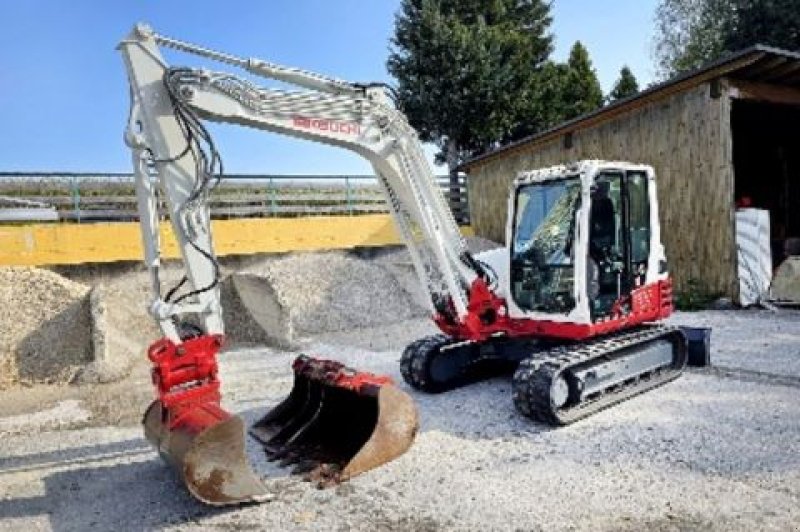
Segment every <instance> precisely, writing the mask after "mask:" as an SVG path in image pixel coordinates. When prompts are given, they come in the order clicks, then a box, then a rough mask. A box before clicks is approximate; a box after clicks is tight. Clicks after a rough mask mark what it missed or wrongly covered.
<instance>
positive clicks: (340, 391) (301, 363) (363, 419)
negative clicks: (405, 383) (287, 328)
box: [250, 355, 418, 487]
mask: <svg viewBox="0 0 800 532" xmlns="http://www.w3.org/2000/svg"><path fill="white" fill-rule="evenodd" d="M292 368H293V370H294V386H293V387H292V390H291V392H290V393H289V395H288V396H287V397H286V399H285V400H284V401H283V402H281V403H280V404H278V405H277V406H276V407H275V408H273V409H272V410H270V411H269V412H268V413H267V414H266V415H265V416H264V417H262V418H261V419H260V420H258V421H257V422H256V423H255V424H254V425H253V427H252V428H251V430H250V433H251V434H252V435H253V436H254V437H255V438H256V439H258V440H259V441H260V442H261V443H262V444H263V446H264V450H265V452H266V453H267V456H269V458H270V460H273V461H280V464H281V465H283V466H292V468H293V470H292V471H293V473H297V474H304V475H306V477H307V478H308V479H310V480H312V481H314V482H317V484H318V485H319V486H321V487H324V486H328V485H331V484H336V483H339V482H342V481H344V480H347V479H349V478H351V477H354V476H356V475H358V474H360V473H363V472H365V471H368V470H370V469H373V468H376V467H378V466H380V465H382V464H384V463H386V462H389V461H391V460H393V459H394V458H396V457H398V456H400V455H401V454H403V453H404V452H405V451H406V450H407V449H408V448H409V447H410V446H411V443H412V442H413V440H414V436H415V434H416V432H417V428H418V419H417V410H416V407H415V406H414V403H413V401H412V400H411V398H410V397H409V396H408V395H407V394H406V393H404V392H402V391H400V390H399V389H398V388H396V387H395V386H394V385H393V384H392V381H391V379H389V378H388V377H381V376H377V375H373V374H371V373H363V372H357V371H355V370H352V369H350V368H347V367H346V366H344V365H343V364H340V363H339V362H335V361H331V360H318V359H314V358H311V357H307V356H304V355H301V356H299V357H298V358H297V359H296V360H295V361H294V364H293V365H292Z"/></svg>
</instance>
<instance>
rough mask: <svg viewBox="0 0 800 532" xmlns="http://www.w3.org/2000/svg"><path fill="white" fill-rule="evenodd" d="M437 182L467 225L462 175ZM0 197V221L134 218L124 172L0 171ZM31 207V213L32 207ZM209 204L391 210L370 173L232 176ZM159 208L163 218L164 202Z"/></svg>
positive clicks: (305, 210)
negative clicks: (42, 216)
mask: <svg viewBox="0 0 800 532" xmlns="http://www.w3.org/2000/svg"><path fill="white" fill-rule="evenodd" d="M436 179H437V181H438V183H439V186H440V187H441V190H442V193H443V194H444V195H445V197H446V198H447V200H448V203H449V205H450V208H451V209H452V211H453V214H454V216H455V218H456V220H457V221H458V223H459V224H462V225H465V224H468V223H469V201H468V198H467V186H466V180H465V178H464V176H461V177H459V181H458V183H451V182H450V178H449V176H437V178H436ZM0 196H2V197H4V198H8V199H12V200H16V202H15V201H9V202H0V222H2V221H34V220H36V221H44V220H53V219H54V218H53V216H52V213H51V214H50V215H49V216H50V217H49V218H47V217H45V218H38V217H37V216H40V215H42V214H43V213H44V211H42V210H41V209H49V210H50V211H52V210H55V212H56V213H57V219H58V220H62V221H72V222H78V223H81V222H98V221H130V220H136V219H138V212H137V210H136V195H135V189H134V181H133V176H132V175H131V174H126V173H89V172H81V173H70V172H0ZM34 204H35V205H36V206H37V209H39V210H37V211H36V212H34V210H32V209H30V207H29V206H30V205H34ZM26 206H27V213H26V212H23V211H25V210H26ZM210 207H211V216H212V218H216V219H219V218H223V219H224V218H245V217H296V216H315V215H359V214H371V213H385V212H388V211H387V207H386V202H385V199H384V196H383V194H382V192H381V190H380V188H379V186H378V182H377V180H376V178H375V176H372V175H244V174H229V175H225V176H224V178H223V179H222V180H221V182H220V183H219V185H218V186H217V187H216V188H215V189H214V192H213V193H212V196H211V198H210ZM159 211H160V213H161V215H162V216H166V209H165V206H164V204H163V202H161V201H160V202H159ZM26 216H29V217H27V218H26Z"/></svg>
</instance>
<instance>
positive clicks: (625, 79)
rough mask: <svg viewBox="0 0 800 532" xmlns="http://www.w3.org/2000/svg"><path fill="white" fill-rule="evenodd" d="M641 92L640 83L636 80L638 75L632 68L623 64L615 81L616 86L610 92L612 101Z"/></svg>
mask: <svg viewBox="0 0 800 532" xmlns="http://www.w3.org/2000/svg"><path fill="white" fill-rule="evenodd" d="M637 92H639V83H638V82H637V81H636V76H634V75H633V72H631V69H630V68H628V67H627V66H623V67H622V69H620V71H619V79H618V80H617V82H616V83H614V88H613V89H611V92H610V93H609V94H608V100H609V101H610V102H613V101H616V100H621V99H623V98H627V97H628V96H633V95H634V94H636V93H637Z"/></svg>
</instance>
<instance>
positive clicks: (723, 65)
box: [461, 44, 800, 171]
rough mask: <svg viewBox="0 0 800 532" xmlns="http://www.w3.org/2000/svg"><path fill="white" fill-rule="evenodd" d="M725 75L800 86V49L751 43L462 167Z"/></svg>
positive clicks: (603, 119)
mask: <svg viewBox="0 0 800 532" xmlns="http://www.w3.org/2000/svg"><path fill="white" fill-rule="evenodd" d="M722 76H728V77H731V78H736V79H743V80H747V81H757V82H764V83H771V84H776V85H783V86H790V87H795V88H800V53H797V52H791V51H789V50H782V49H780V48H773V47H770V46H765V45H762V44H757V45H755V46H751V47H750V48H746V49H744V50H741V51H739V52H736V53H732V54H729V55H726V56H724V57H722V58H720V59H718V60H716V61H712V62H710V63H708V64H706V65H703V66H702V67H700V68H698V69H696V70H692V71H689V72H686V73H684V74H680V75H678V76H675V77H673V78H671V79H669V80H667V81H665V82H663V83H659V84H657V85H654V86H652V87H650V88H648V89H645V90H643V91H641V92H639V93H637V94H635V95H633V96H630V97H628V98H624V99H622V100H617V101H615V102H613V103H610V104H608V105H606V106H604V107H600V108H599V109H596V110H594V111H591V112H589V113H585V114H583V115H581V116H578V117H576V118H573V119H571V120H568V121H566V122H562V123H561V124H558V125H557V126H554V127H552V128H550V129H547V130H545V131H541V132H539V133H535V134H533V135H530V136H528V137H525V138H522V139H520V140H517V141H514V142H511V143H509V144H506V145H505V146H501V147H499V148H496V149H494V150H491V151H488V152H486V153H483V154H481V155H478V156H477V157H474V158H472V159H470V160H468V161H466V162H465V163H463V164H462V165H461V169H462V170H467V171H469V169H470V168H473V167H475V166H478V165H480V164H482V163H485V162H487V161H489V160H491V159H495V158H497V157H500V156H502V155H504V154H507V153H512V152H515V151H518V150H520V149H524V148H525V147H529V146H532V145H534V144H538V143H541V142H546V141H548V140H552V139H553V138H555V137H558V136H559V135H562V134H564V133H568V132H570V131H576V130H579V129H582V128H585V127H589V126H593V125H596V124H598V123H601V122H605V121H607V120H610V119H611V118H613V117H614V116H617V115H619V114H622V113H625V112H628V111H631V110H634V109H637V108H639V107H642V106H644V105H647V104H648V103H650V102H653V101H656V100H660V99H662V98H664V97H666V96H669V95H671V94H674V93H677V92H682V91H684V90H687V89H690V88H692V87H695V86H697V85H700V84H701V83H704V82H706V81H709V80H712V79H716V78H719V77H722Z"/></svg>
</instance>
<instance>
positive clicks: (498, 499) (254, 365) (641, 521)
mask: <svg viewBox="0 0 800 532" xmlns="http://www.w3.org/2000/svg"><path fill="white" fill-rule="evenodd" d="M673 321H674V322H677V323H687V324H692V325H711V326H713V327H714V332H713V336H712V346H713V350H714V354H713V360H714V362H715V363H717V364H718V366H717V367H715V368H713V369H698V370H690V371H688V372H687V374H686V375H684V376H683V377H682V378H680V379H678V380H677V381H675V382H673V383H670V384H668V385H666V386H664V387H662V388H659V389H657V390H655V391H652V392H649V393H647V394H644V395H642V396H640V397H637V398H635V399H633V400H630V401H628V402H626V403H625V404H623V405H620V406H617V407H615V408H613V409H610V410H607V411H604V412H601V413H600V414H598V415H596V416H593V417H592V418H590V419H587V420H584V421H581V422H579V423H577V424H575V425H573V426H570V427H567V428H562V429H557V430H551V429H549V428H547V427H544V426H541V425H537V424H534V423H531V422H528V421H527V420H525V419H523V418H521V417H520V416H518V415H517V414H516V413H515V411H514V409H513V406H512V404H511V399H510V382H509V380H508V379H507V378H498V379H494V380H491V381H487V382H484V383H480V384H476V385H473V386H470V387H467V388H463V389H460V390H456V391H453V392H450V393H447V394H443V395H425V394H420V393H417V392H411V391H409V393H412V395H413V397H414V399H415V401H416V403H417V405H418V407H419V409H420V417H421V431H420V434H419V436H418V438H417V440H416V443H415V445H414V446H413V447H412V448H411V450H410V451H409V452H408V453H406V454H405V455H403V456H402V457H400V458H399V459H398V460H396V461H394V462H392V463H390V464H387V465H386V466H384V467H382V468H380V469H378V470H375V471H372V472H369V473H367V474H365V475H362V476H360V477H357V478H355V479H353V480H352V481H351V482H349V483H346V484H344V485H342V486H339V487H338V488H335V489H331V490H323V491H320V490H317V489H315V488H314V487H312V486H311V485H309V484H307V483H304V482H302V481H300V480H298V479H296V478H287V477H285V476H282V475H283V473H281V474H278V475H276V474H275V472H274V471H269V474H270V477H269V478H268V479H267V483H268V486H269V487H270V489H271V490H272V491H273V492H274V493H275V499H274V500H273V501H272V502H270V503H266V504H263V505H257V506H248V507H241V508H236V509H228V510H219V509H211V508H206V507H203V506H202V505H200V504H199V503H196V502H194V501H193V500H192V499H191V498H190V497H189V496H188V495H187V494H186V493H185V492H184V490H183V489H182V488H181V486H180V484H179V483H178V482H177V481H176V480H175V478H174V476H173V475H172V473H171V471H170V470H169V469H168V468H167V467H166V466H164V464H163V463H162V462H161V461H160V460H159V459H158V457H157V456H156V454H155V452H153V451H152V450H151V449H150V448H149V447H148V445H147V444H146V442H145V441H144V440H143V439H142V437H141V430H140V428H139V427H137V426H135V425H134V424H133V422H132V421H130V422H128V421H126V420H123V421H122V422H120V423H118V424H117V425H118V426H108V425H102V424H101V426H86V424H87V421H86V419H85V418H86V412H87V405H88V406H91V405H90V404H89V400H88V398H84V399H83V400H80V399H79V400H78V401H66V402H65V401H63V400H62V401H56V402H55V403H53V400H54V397H55V396H57V395H58V390H61V389H55V391H54V390H53V389H45V388H31V389H29V390H28V392H27V394H26V397H27V399H26V400H27V403H26V404H28V406H29V408H30V411H29V413H30V414H34V413H35V412H39V414H37V415H31V416H30V421H29V422H27V423H26V422H23V419H22V418H20V417H13V418H11V417H0V530H6V529H7V530H36V529H45V530H92V529H96V530H107V529H115V530H142V529H153V528H157V529H169V530H184V529H196V528H202V529H209V530H219V529H222V530H231V529H233V530H238V529H266V530H273V529H284V530H285V529H301V530H352V529H355V530H439V529H445V530H460V529H473V530H474V529H480V530H489V529H497V530H520V529H521V530H570V529H581V530H642V529H645V528H647V529H649V530H656V531H658V530H701V529H702V530H707V529H715V530H755V529H758V530H798V529H800V528H798V523H800V504H798V503H800V421H798V420H800V405H798V401H797V397H798V390H800V378H798V373H797V372H798V367H800V366H799V365H800V312H797V311H793V312H782V313H780V314H778V315H774V314H771V313H768V312H762V311H729V312H702V313H694V314H678V315H677V316H676V317H675V318H674V319H673ZM428 332H433V329H432V328H431V325H430V324H429V323H427V321H425V320H421V319H414V320H410V321H405V322H399V323H392V324H390V325H388V326H386V327H381V328H374V329H362V330H351V331H346V332H345V331H339V332H331V333H325V334H322V335H317V336H314V337H312V338H311V339H310V340H309V342H308V343H307V345H306V349H305V351H306V352H309V353H311V354H317V355H321V356H328V357H333V358H337V359H339V360H342V361H344V362H346V363H348V364H351V365H354V366H357V367H361V368H364V369H369V370H375V371H381V372H387V373H389V374H391V375H392V376H393V377H395V379H396V380H397V381H398V382H402V381H401V379H400V377H399V374H398V370H397V361H398V358H399V354H400V350H401V349H402V347H403V346H404V345H405V343H407V342H408V341H409V340H412V339H414V338H416V337H418V336H419V335H422V334H426V333H428ZM293 356H294V354H293V353H289V352H284V351H277V350H268V349H240V350H237V351H234V352H229V353H226V354H225V355H224V356H222V357H221V365H222V378H223V379H224V388H225V392H226V396H225V401H226V403H227V406H228V407H229V408H231V409H233V410H235V411H237V412H239V413H241V414H242V415H243V416H244V417H245V418H246V419H248V420H252V419H255V418H256V417H257V416H259V415H261V414H262V413H263V411H264V410H265V408H266V407H268V406H270V405H273V404H275V403H276V402H277V401H279V400H280V399H281V398H282V397H283V396H284V395H285V394H286V393H287V392H288V389H289V387H290V386H291V374H290V372H289V362H290V360H291V359H292V357H293ZM138 378H141V376H140V377H137V379H138ZM142 380H143V379H142ZM137 382H138V381H137ZM139 384H140V385H144V384H146V382H141V383H139ZM401 386H403V387H404V388H405V386H404V385H401ZM104 389H105V388H104V387H103V386H96V387H93V388H91V390H94V393H93V395H94V396H100V394H101V391H102V390H104ZM48 390H49V391H48ZM115 390H117V391H116V392H115V393H119V394H120V395H119V396H115V395H113V394H111V396H112V397H113V399H112V400H113V401H117V402H119V403H120V404H121V405H122V406H125V405H126V404H127V406H128V408H129V409H131V410H134V411H135V410H138V409H139V408H141V407H140V405H139V404H138V403H137V402H136V401H131V400H130V398H129V397H127V396H125V395H124V394H123V393H122V391H123V390H124V388H115ZM137 393H138V392H137ZM37 394H40V395H41V396H42V397H44V398H46V399H47V401H45V402H46V403H47V406H46V407H45V406H39V407H37V406H36V402H35V401H33V400H32V399H31V398H32V397H36V396H37ZM10 400H13V397H10V396H8V395H4V394H0V404H8V402H9V401H10ZM48 401H49V402H48ZM84 403H85V404H84ZM42 404H44V403H42ZM88 410H90V411H91V412H92V415H96V414H95V413H94V410H92V409H91V408H88ZM54 412H55V413H56V414H57V415H59V416H61V417H60V418H59V419H60V421H59V423H57V424H56V425H54V424H53V421H52V416H53V415H55V414H54ZM17 414H19V412H18V413H17ZM126 419H127V418H126ZM70 423H71V424H70ZM57 426H60V427H61V428H60V429H58V430H53V429H54V428H55V427H57ZM70 427H72V428H70ZM251 455H252V456H253V457H254V458H257V454H256V450H255V449H254V448H251ZM254 463H255V466H256V468H257V469H258V470H259V471H261V472H262V473H265V474H266V473H267V472H268V471H267V468H263V469H262V463H261V461H260V460H254Z"/></svg>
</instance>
